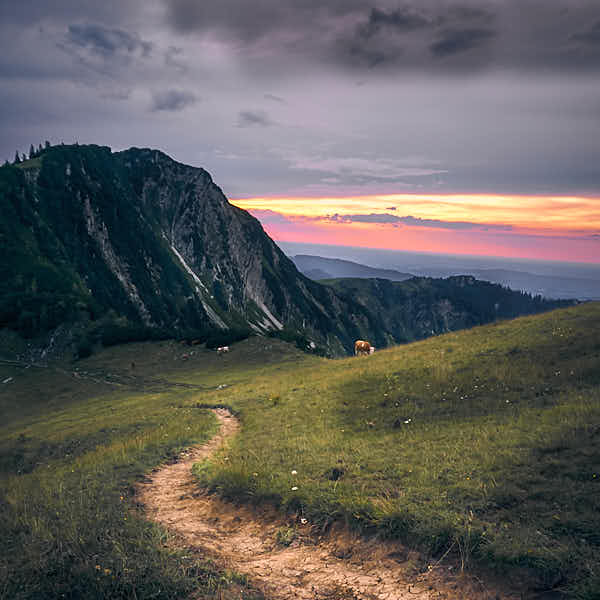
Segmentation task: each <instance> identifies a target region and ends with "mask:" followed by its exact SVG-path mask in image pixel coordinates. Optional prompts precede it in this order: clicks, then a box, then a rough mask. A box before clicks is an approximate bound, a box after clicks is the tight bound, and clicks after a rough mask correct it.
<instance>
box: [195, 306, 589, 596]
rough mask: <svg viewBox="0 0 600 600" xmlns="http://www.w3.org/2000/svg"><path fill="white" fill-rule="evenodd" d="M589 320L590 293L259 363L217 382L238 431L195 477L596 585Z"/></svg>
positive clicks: (560, 581)
mask: <svg viewBox="0 0 600 600" xmlns="http://www.w3.org/2000/svg"><path fill="white" fill-rule="evenodd" d="M599 325H600V306H599V305H597V304H595V305H586V306H580V307H576V308H574V309H568V310H562V311H557V312H555V313H550V314H546V315H541V316H536V317H531V318H523V319H518V320H515V321H513V322H504V323H500V324H495V325H491V326H487V327H482V328H477V329H474V330H470V331H465V332H459V333H453V334H449V335H445V336H440V337H438V338H435V339H430V340H427V341H425V342H420V343H417V344H411V345H408V346H402V347H396V348H392V349H389V350H385V351H381V352H378V353H376V354H375V355H374V356H372V357H369V358H352V359H344V360H338V361H327V360H323V359H316V358H311V357H305V358H299V359H298V362H292V363H288V364H287V366H286V364H285V363H284V364H283V365H279V366H277V367H275V366H268V365H266V366H265V367H263V368H262V369H259V370H257V371H256V376H255V377H254V378H253V380H252V381H251V382H248V383H246V384H243V385H238V386H237V387H235V388H232V389H231V390H230V392H229V393H228V395H227V398H228V401H229V402H231V403H232V405H233V406H234V407H235V408H236V409H237V410H239V411H240V413H241V416H242V420H243V429H242V432H241V434H240V435H239V437H238V438H237V440H236V441H235V442H234V444H233V446H232V448H231V449H230V450H228V451H227V452H226V455H225V454H222V455H221V456H220V457H217V458H216V459H215V460H213V462H212V465H211V467H210V468H206V467H205V468H204V469H203V474H202V479H203V480H204V481H205V482H209V483H211V484H212V485H213V486H215V487H216V488H217V489H219V490H220V491H221V492H222V493H223V494H225V495H229V496H233V497H236V496H239V495H243V496H245V497H246V498H248V499H250V500H253V501H261V500H266V499H269V500H271V501H274V502H275V503H277V504H279V505H281V506H283V507H288V508H290V509H293V510H299V511H300V512H302V513H303V514H304V515H305V516H306V517H308V518H309V519H310V520H311V521H312V522H314V523H319V524H326V523H328V522H331V521H332V520H336V519H342V520H345V521H346V522H348V523H349V524H350V525H351V526H354V527H359V528H361V529H364V530H366V531H373V532H378V533H379V534H381V535H384V536H395V537H400V538H401V539H403V540H404V541H406V542H407V543H409V544H411V545H416V546H419V547H420V548H421V549H423V550H425V551H426V552H428V553H430V554H431V555H434V556H441V555H442V554H443V553H445V552H446V551H447V550H448V549H451V554H454V555H456V556H457V558H458V560H459V561H460V562H461V564H462V565H463V566H468V565H469V564H475V563H478V564H487V565H491V566H493V567H494V568H495V569H497V570H499V571H502V572H509V573H510V572H515V568H517V567H518V569H519V572H521V570H522V569H525V570H526V572H527V573H529V575H528V577H529V578H530V583H531V584H532V585H534V586H540V587H542V588H560V589H568V590H569V593H570V594H571V595H573V596H575V597H581V598H592V597H596V596H594V594H598V593H599V590H600V587H598V576H597V573H598V569H599V567H600V561H599V559H598V558H597V557H598V556H600V552H599V551H600V536H598V533H597V531H600V516H599V515H600V512H599V511H600V483H599V482H600V425H599V424H600V390H599V384H600V343H599V342H598V341H597V331H598V326H599ZM225 458H226V459H227V460H225ZM292 471H297V474H295V475H294V474H292ZM586 586H587V587H586Z"/></svg>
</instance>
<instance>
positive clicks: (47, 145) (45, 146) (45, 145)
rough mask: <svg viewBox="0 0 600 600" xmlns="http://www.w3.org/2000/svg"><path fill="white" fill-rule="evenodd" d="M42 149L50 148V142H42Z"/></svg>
mask: <svg viewBox="0 0 600 600" xmlns="http://www.w3.org/2000/svg"><path fill="white" fill-rule="evenodd" d="M44 148H46V150H47V149H48V148H50V142H49V141H48V140H46V141H45V142H44Z"/></svg>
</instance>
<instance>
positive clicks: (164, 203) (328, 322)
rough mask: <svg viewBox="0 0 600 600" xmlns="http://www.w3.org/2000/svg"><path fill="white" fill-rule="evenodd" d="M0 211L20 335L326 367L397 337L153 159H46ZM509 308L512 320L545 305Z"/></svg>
mask: <svg viewBox="0 0 600 600" xmlns="http://www.w3.org/2000/svg"><path fill="white" fill-rule="evenodd" d="M0 208H1V211H2V212H1V215H0V236H1V237H0V251H1V252H2V256H3V261H2V265H1V267H0V327H9V328H11V329H14V330H16V331H18V332H19V333H21V334H23V335H26V336H33V335H37V334H40V333H43V332H49V331H51V330H52V329H53V328H55V327H57V326H58V325H60V324H64V323H73V322H85V323H93V322H95V321H97V320H98V319H107V318H110V319H116V320H118V319H121V320H124V319H125V320H126V321H127V322H129V323H134V324H139V325H144V326H146V327H150V328H162V329H163V330H166V331H167V332H168V333H169V334H171V335H177V334H181V333H183V332H185V331H187V330H202V331H207V330H211V329H218V330H228V329H232V328H234V329H235V328H242V329H249V330H253V331H255V332H257V333H267V332H272V331H278V330H282V329H284V328H285V330H286V331H288V332H293V333H294V334H297V335H301V336H302V338H303V339H305V340H310V341H312V340H314V342H315V343H316V344H317V345H318V346H320V347H321V348H322V350H323V351H325V352H327V353H329V354H333V355H339V354H343V353H344V352H346V351H350V350H351V348H352V344H353V341H354V340H355V339H356V338H359V337H363V338H368V339H369V338H370V339H376V338H377V339H381V340H382V341H383V340H385V341H386V342H387V343H393V342H396V341H401V340H404V339H406V337H407V336H406V335H405V333H403V334H402V336H397V334H396V331H395V329H393V328H392V329H385V328H386V327H387V325H386V321H385V320H382V319H381V318H380V315H379V314H377V312H374V311H373V307H376V311H379V310H380V309H381V307H380V306H379V305H376V304H374V305H373V306H371V303H370V302H369V301H368V299H367V300H365V298H364V294H362V295H361V298H360V301H359V299H358V298H357V297H355V296H353V294H351V293H349V291H348V289H345V288H344V289H338V288H336V287H332V286H324V285H320V284H319V283H316V282H314V281H312V280H310V279H308V278H307V277H305V276H304V275H302V274H301V273H300V272H298V270H297V269H296V267H295V266H294V264H293V263H292V261H291V260H290V259H288V258H287V257H286V256H285V255H284V254H283V253H282V252H281V250H280V249H279V248H278V247H277V246H276V245H275V243H274V242H273V241H272V240H271V239H270V238H269V237H268V236H267V235H266V234H265V232H264V231H263V229H262V227H261V225H260V223H259V222H258V221H257V220H256V219H255V218H254V217H252V216H251V215H250V214H248V213H247V212H246V211H243V210H241V209H238V208H236V207H234V206H232V205H230V204H229V202H228V201H227V199H226V198H225V196H224V195H223V193H222V192H221V190H220V189H219V187H218V186H216V185H215V184H214V183H213V181H212V179H211V177H210V175H209V174H208V173H207V172H206V171H204V170H203V169H199V168H195V167H190V166H187V165H183V164H181V163H177V162H175V161H173V160H172V159H170V158H169V157H168V156H166V155H165V154H163V153H162V152H159V151H157V150H148V149H136V148H132V149H130V150H126V151H124V152H117V153H112V152H111V151H110V149H109V148H106V147H99V146H57V147H52V148H48V149H46V150H44V151H42V152H41V153H40V154H39V156H37V157H36V158H34V159H31V160H28V161H25V162H23V163H20V164H18V165H6V166H4V167H2V168H1V169H0ZM449 285H450V284H449ZM450 287H452V285H450ZM498 288H499V286H498ZM499 289H500V288H499ZM378 293H379V292H378ZM519 297H521V299H522V302H521V303H520V304H519V306H518V311H517V312H515V314H519V313H522V312H534V311H537V310H540V309H541V308H550V307H551V305H544V306H538V305H534V304H533V303H531V302H530V301H531V298H530V297H526V296H523V295H520V296H519ZM396 301H397V299H396V297H395V296H394V297H393V298H392V299H390V302H396ZM486 302H488V303H489V305H490V306H493V305H494V304H495V302H496V300H495V298H494V294H493V293H492V294H491V295H490V296H489V297H487V296H486ZM446 309H447V307H446V308H444V310H446ZM433 310H434V309H433ZM490 314H491V316H492V318H493V316H494V313H493V311H492V313H490ZM506 316H512V315H506ZM463 322H464V323H467V321H461V323H463ZM468 322H469V323H473V324H474V323H475V322H479V320H477V319H476V320H475V321H474V322H473V320H471V321H468ZM415 326H416V324H415ZM463 326H464V325H463ZM382 327H384V329H383V330H382V329H381V328H382ZM408 327H409V328H411V327H412V326H411V325H408ZM428 327H429V326H428ZM432 331H434V333H439V331H438V330H436V329H432Z"/></svg>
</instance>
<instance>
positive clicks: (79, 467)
mask: <svg viewBox="0 0 600 600" xmlns="http://www.w3.org/2000/svg"><path fill="white" fill-rule="evenodd" d="M148 348H149V345H144V344H136V345H135V348H132V347H127V346H125V347H123V348H120V349H118V351H117V352H114V353H112V352H109V353H105V354H104V356H103V357H99V358H97V359H96V360H94V361H88V362H85V361H82V362H80V363H79V364H78V365H68V364H66V365H60V366H58V367H56V368H54V369H52V368H49V369H41V368H40V369H35V368H30V369H27V370H24V369H20V368H16V367H7V366H3V367H2V368H1V369H0V371H1V373H0V376H1V381H4V380H6V379H8V378H9V377H13V380H12V381H10V382H8V383H6V384H2V389H1V390H0V391H1V396H0V400H1V402H2V404H0V406H2V407H3V409H7V408H8V407H9V406H10V407H11V410H4V412H3V414H4V415H5V417H6V418H5V419H4V426H3V428H2V430H1V434H0V440H1V441H0V490H1V493H0V531H1V534H0V535H1V537H2V540H3V543H2V545H1V546H0V582H1V583H0V597H3V598H12V599H24V598H137V599H141V598H181V597H184V596H186V595H187V594H188V593H190V592H191V591H192V590H199V596H198V597H202V598H224V599H225V598H231V599H233V598H241V597H244V598H251V597H253V598H257V597H258V596H257V595H255V594H254V593H253V592H252V590H251V589H250V588H249V586H248V585H247V583H246V582H245V581H244V579H243V578H241V577H240V576H238V575H236V574H234V573H229V572H221V571H219V570H218V569H217V568H216V567H215V566H214V565H212V564H211V563H210V562H208V561H203V560H200V559H198V558H195V557H193V556H190V555H189V553H188V554H185V553H184V552H182V551H178V550H175V549H174V546H173V545H172V544H169V543H168V542H169V535H168V534H167V533H166V532H165V531H164V530H162V529H161V528H159V527H157V526H155V525H153V524H150V523H149V522H147V521H146V520H144V519H143V518H142V515H141V513H139V512H138V511H136V510H135V500H134V498H133V484H134V482H135V481H136V480H138V479H140V477H142V476H143V474H144V473H146V472H147V471H148V470H149V469H150V468H151V467H153V466H155V465H156V464H158V463H159V462H161V461H162V460H164V459H168V458H169V457H172V456H174V455H175V454H176V453H177V452H178V451H180V450H181V449H182V448H184V447H186V446H189V445H191V444H193V443H198V442H202V441H203V440H205V439H207V438H209V437H210V436H211V435H212V434H213V432H214V431H215V428H216V420H215V419H214V417H213V416H212V414H211V413H209V412H208V411H206V410H200V409H197V408H195V403H196V402H195V396H194V391H193V390H185V389H183V390H182V389H181V388H175V391H162V392H158V393H152V392H148V391H145V390H144V389H143V388H144V386H143V385H141V384H139V386H138V385H137V384H136V383H135V381H133V380H132V381H131V385H129V386H116V387H115V386H112V385H107V384H102V383H97V381H102V380H101V379H99V378H100V377H102V378H108V375H109V374H110V373H112V372H114V367H115V366H117V365H116V363H115V360H116V359H119V358H120V359H121V361H122V360H123V359H124V358H125V357H127V356H128V355H129V353H130V352H132V351H133V352H135V355H136V356H137V357H138V362H139V356H140V354H139V353H140V350H142V349H148ZM151 348H152V350H151V352H150V354H151V355H152V358H151V359H150V360H149V361H148V363H147V364H144V361H141V364H140V365H139V366H136V369H137V374H136V377H137V379H139V380H140V381H142V382H146V384H147V382H148V380H149V379H150V378H152V377H153V375H154V373H155V369H154V368H153V367H155V364H154V362H153V361H159V360H162V361H163V362H164V360H165V356H166V355H167V354H168V355H169V356H170V357H171V358H177V357H178V356H179V354H180V351H179V348H178V347H177V346H176V345H174V344H172V343H165V344H154V345H152V346H151ZM126 364H127V365H130V362H128V363H126ZM122 365H123V363H121V367H122ZM174 365H175V366H174V370H175V372H176V371H177V367H178V366H179V362H175V363H174ZM66 367H69V368H68V369H67V368H66ZM75 368H78V369H79V371H78V373H80V375H79V376H78V377H74V376H73V373H75ZM83 373H87V374H90V376H92V377H93V378H94V380H95V381H94V380H92V379H87V378H86V375H83ZM136 387H140V388H142V389H140V390H137V389H135V388H136ZM163 387H166V386H165V385H164V383H163ZM123 388H125V389H123ZM19 407H21V408H22V414H19V411H18V410H17V409H18V408H19Z"/></svg>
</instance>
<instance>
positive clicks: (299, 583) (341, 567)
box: [138, 409, 517, 600]
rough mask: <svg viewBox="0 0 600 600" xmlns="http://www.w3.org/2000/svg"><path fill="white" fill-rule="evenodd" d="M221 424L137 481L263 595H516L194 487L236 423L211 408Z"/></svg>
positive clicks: (160, 511)
mask: <svg viewBox="0 0 600 600" xmlns="http://www.w3.org/2000/svg"><path fill="white" fill-rule="evenodd" d="M214 413H215V414H216V416H217V418H218V419H219V422H220V430H219V433H217V435H215V436H214V437H213V438H212V439H211V440H210V441H209V442H207V443H206V444H204V445H203V446H199V447H195V448H191V449H189V450H188V451H186V452H183V453H182V454H181V455H180V456H179V460H178V461H177V462H175V463H172V464H167V465H164V466H162V467H160V468H158V469H155V470H154V471H153V472H152V474H151V475H150V477H149V479H148V480H147V482H146V483H142V484H140V485H139V487H138V495H139V496H138V497H139V501H140V502H141V503H142V504H143V505H145V507H146V510H147V514H148V516H149V517H150V518H151V519H153V520H154V521H156V522H158V523H160V524H162V525H164V526H165V527H167V528H169V529H170V530H171V531H173V532H175V533H177V534H178V536H179V537H180V539H181V541H182V543H184V544H185V545H186V546H188V547H191V548H195V549H197V550H201V551H202V553H203V554H204V555H207V556H210V557H211V558H213V559H214V560H215V561H216V562H217V563H218V564H220V565H222V566H223V567H227V568H231V569H234V570H236V571H238V572H240V573H244V574H246V575H248V576H249V577H250V578H251V580H252V581H253V583H254V584H255V585H256V586H257V587H258V588H260V589H261V590H262V591H263V592H264V593H265V595H266V596H267V597H269V598H272V599H274V600H275V599H277V600H279V599H282V600H283V599H286V600H287V599H291V598H296V599H301V600H317V599H318V600H321V599H322V600H325V599H330V600H334V599H335V600H404V599H409V598H410V599H412V600H438V599H439V600H442V599H444V600H463V599H464V600H490V599H493V600H496V599H499V598H502V599H504V600H509V599H510V600H512V599H516V598H517V596H516V595H511V594H507V593H503V592H499V591H498V590H497V589H495V586H494V589H492V588H491V587H486V586H485V585H484V584H483V583H482V582H481V581H480V580H479V579H478V578H476V577H474V576H468V575H465V574H462V573H456V570H457V569H456V567H455V566H453V565H447V564H427V563H426V562H425V561H424V560H423V558H422V557H421V556H419V555H418V553H416V552H414V551H410V550H408V549H407V548H406V547H404V546H402V545H400V544H398V543H392V542H389V541H382V540H377V539H375V538H373V539H370V540H369V539H365V538H362V537H359V536H357V535H354V534H352V533H351V532H349V531H347V530H345V529H344V528H341V527H340V528H335V527H334V528H332V529H331V530H330V531H328V532H326V533H321V532H319V531H315V528H314V527H312V526H311V524H310V523H308V522H304V519H301V518H300V516H293V517H290V516H285V515H282V514H281V513H279V512H277V511H276V510H275V509H273V508H272V507H264V508H253V507H249V506H246V505H242V506H238V505H235V504H233V503H230V502H225V501H223V500H221V499H219V498H218V497H216V496H214V495H210V494H207V493H206V492H204V491H202V490H200V489H199V488H198V485H197V483H196V482H195V480H194V477H193V475H192V473H191V468H192V465H193V464H194V463H195V462H198V461H200V460H203V459H205V458H207V457H209V456H210V455H211V454H212V453H213V452H214V451H215V450H217V449H218V448H219V447H220V446H222V445H223V444H224V443H225V442H226V440H227V438H229V437H231V436H232V435H234V434H235V433H236V432H237V431H238V429H239V422H238V421H237V419H236V418H235V417H234V416H233V415H232V414H231V413H230V412H229V411H227V410H225V409H214Z"/></svg>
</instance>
